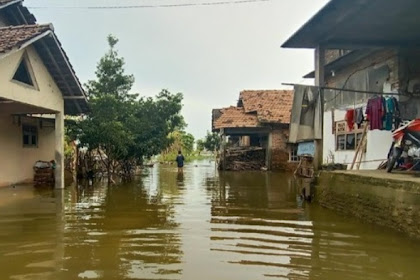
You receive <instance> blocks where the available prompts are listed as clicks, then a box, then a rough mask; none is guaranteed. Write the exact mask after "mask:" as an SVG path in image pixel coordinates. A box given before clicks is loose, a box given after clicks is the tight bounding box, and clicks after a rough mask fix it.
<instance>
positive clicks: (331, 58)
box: [325, 50, 351, 64]
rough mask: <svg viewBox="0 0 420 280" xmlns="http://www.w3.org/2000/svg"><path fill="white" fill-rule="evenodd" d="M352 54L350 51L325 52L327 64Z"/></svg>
mask: <svg viewBox="0 0 420 280" xmlns="http://www.w3.org/2000/svg"><path fill="white" fill-rule="evenodd" d="M349 52H351V51H350V50H325V64H328V63H330V62H333V61H334V60H337V59H338V58H340V57H342V56H343V55H345V54H348V53H349Z"/></svg>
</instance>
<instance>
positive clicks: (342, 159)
mask: <svg viewBox="0 0 420 280" xmlns="http://www.w3.org/2000/svg"><path fill="white" fill-rule="evenodd" d="M345 114H346V111H345V110H334V119H335V121H342V120H344V117H345ZM332 127H333V121H332V115H331V111H329V112H325V113H324V149H323V159H324V160H323V161H324V163H325V164H328V163H331V162H332V159H331V155H333V156H334V163H341V164H348V165H349V166H350V165H351V163H352V161H353V158H354V155H355V153H356V152H355V151H337V150H336V143H335V142H336V138H335V137H336V136H335V134H333V133H332ZM391 144H392V133H391V131H382V130H370V131H368V132H367V146H366V154H365V155H364V156H363V158H362V161H364V162H362V164H361V165H360V169H365V170H366V169H377V168H378V166H379V164H380V163H381V161H382V160H385V159H386V157H387V155H388V151H389V148H390V147H391Z"/></svg>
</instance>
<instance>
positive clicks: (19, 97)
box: [0, 46, 64, 112]
mask: <svg viewBox="0 0 420 280" xmlns="http://www.w3.org/2000/svg"><path fill="white" fill-rule="evenodd" d="M26 50H27V54H28V58H29V62H30V64H31V66H32V69H33V74H34V76H35V80H36V82H37V88H33V87H30V86H25V85H22V84H20V83H16V82H12V81H11V80H12V78H13V76H14V74H15V72H16V69H17V67H18V66H19V63H20V61H21V58H22V56H23V54H24V50H21V51H18V52H16V53H13V54H11V55H9V56H7V57H5V58H3V59H1V60H0V97H4V98H7V99H10V100H14V101H18V102H21V103H25V104H31V105H34V106H37V107H40V108H45V109H51V110H54V111H56V112H62V111H64V100H63V97H62V95H61V92H60V90H59V88H58V87H57V85H56V84H55V81H54V80H53V78H52V77H51V75H50V74H49V72H48V70H47V68H46V67H45V65H44V63H43V62H42V60H41V58H40V57H39V55H38V54H37V53H36V51H35V49H34V48H33V47H31V46H29V47H28V48H26Z"/></svg>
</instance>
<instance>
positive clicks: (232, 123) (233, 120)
mask: <svg viewBox="0 0 420 280" xmlns="http://www.w3.org/2000/svg"><path fill="white" fill-rule="evenodd" d="M215 111H218V112H217V113H218V117H217V118H216V119H213V129H221V128H235V127H258V126H259V123H258V119H257V115H256V114H252V113H250V114H247V113H245V110H244V108H240V107H233V106H232V107H229V108H223V109H216V110H215ZM213 114H215V112H213Z"/></svg>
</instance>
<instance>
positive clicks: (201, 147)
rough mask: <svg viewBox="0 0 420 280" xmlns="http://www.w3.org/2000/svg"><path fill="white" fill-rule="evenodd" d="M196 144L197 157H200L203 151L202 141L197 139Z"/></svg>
mask: <svg viewBox="0 0 420 280" xmlns="http://www.w3.org/2000/svg"><path fill="white" fill-rule="evenodd" d="M196 144H197V152H198V155H201V153H202V152H203V151H204V141H203V140H202V139H198V140H197V142H196Z"/></svg>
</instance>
